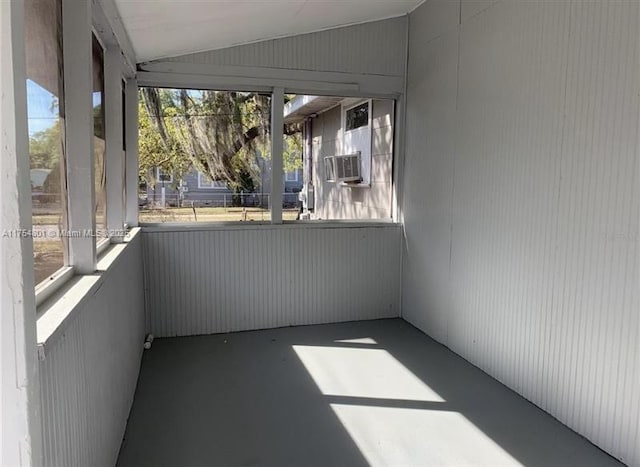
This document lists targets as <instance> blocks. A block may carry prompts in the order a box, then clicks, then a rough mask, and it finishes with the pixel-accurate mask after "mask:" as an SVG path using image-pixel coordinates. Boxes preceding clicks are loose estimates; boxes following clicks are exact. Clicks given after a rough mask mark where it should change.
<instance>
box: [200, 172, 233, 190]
mask: <svg viewBox="0 0 640 467" xmlns="http://www.w3.org/2000/svg"><path fill="white" fill-rule="evenodd" d="M203 177H206V175H205V174H203V173H202V172H200V171H199V170H198V189H199V190H227V189H228V187H227V184H226V183H225V182H222V183H224V186H216V185H215V184H216V183H219V182H220V181H219V180H211V185H210V186H207V185H206V184H204V185H203V183H202V182H203V180H202V179H203Z"/></svg>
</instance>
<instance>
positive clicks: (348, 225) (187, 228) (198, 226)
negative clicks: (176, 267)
mask: <svg viewBox="0 0 640 467" xmlns="http://www.w3.org/2000/svg"><path fill="white" fill-rule="evenodd" d="M400 225H401V224H398V223H396V222H394V221H393V220H391V219H389V220H388V221H384V220H380V219H375V220H371V221H366V220H361V221H346V220H345V221H339V220H335V221H283V223H282V224H271V223H270V222H250V223H248V222H224V223H215V222H202V223H191V224H183V223H175V224H166V223H141V224H140V226H141V227H142V228H143V230H144V231H145V232H194V231H206V230H287V229H358V228H365V227H366V228H374V227H385V228H388V227H400Z"/></svg>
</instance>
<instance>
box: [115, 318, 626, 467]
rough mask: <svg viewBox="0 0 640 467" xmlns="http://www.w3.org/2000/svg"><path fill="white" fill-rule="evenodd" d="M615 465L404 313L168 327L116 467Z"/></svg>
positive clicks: (146, 369)
mask: <svg viewBox="0 0 640 467" xmlns="http://www.w3.org/2000/svg"><path fill="white" fill-rule="evenodd" d="M476 465H484V466H498V465H500V466H502V465H525V466H544V467H552V466H559V467H560V466H562V467H569V466H580V467H587V466H594V467H595V466H598V467H603V466H619V465H621V464H619V463H618V462H616V461H615V460H614V459H613V458H611V457H610V456H608V455H607V454H605V453H604V452H602V451H601V450H599V449H598V448H597V447H595V446H593V445H592V444H590V443H589V442H588V441H586V440H585V439H584V438H582V437H580V436H579V435H577V434H575V433H574V432H572V431H571V430H569V429H568V428H566V427H565V426H563V425H562V424H560V423H559V422H557V421H556V420H554V419H553V418H552V417H550V416H549V415H547V414H546V413H544V412H543V411H541V410H540V409H538V408H537V407H535V406H534V405H532V404H530V403H529V402H527V401H526V400H524V399H523V398H521V397H519V396H518V395H516V394H515V393H514V392H512V391H510V390H509V389H507V388H506V387H505V386H503V385H502V384H500V383H498V382H497V381H495V380H493V379H492V378H490V377H489V376H487V375H486V374H485V373H483V372H482V371H480V370H478V369H477V368H475V367H474V366H472V365H470V364H469V363H467V362H466V361H464V360H463V359H461V358H460V357H458V356H456V355H455V354H453V353H452V352H450V351H448V350H447V349H446V348H444V347H443V346H441V345H439V344H437V343H435V342H434V341H432V340H431V339H430V338H428V337H426V336H425V335H424V334H422V333H421V332H420V331H418V330H416V329H415V328H413V327H412V326H411V325H409V324H407V323H406V322H404V321H402V320H380V321H363V322H353V323H344V324H331V325H322V326H307V327H296V328H283V329H273V330H266V331H254V332H243V333H234V334H224V335H214V336H201V337H187V338H174V339H158V340H156V341H155V342H154V343H153V348H152V349H151V350H148V351H145V354H144V359H143V363H142V370H141V374H140V379H139V381H138V387H137V390H136V396H135V401H134V404H133V408H132V411H131V414H130V417H129V421H128V425H127V430H126V434H125V439H124V441H123V444H122V448H121V451H120V457H119V459H118V466H120V467H127V466H135V467H141V466H154V467H160V466H172V467H173V466H176V467H177V466H181V467H183V466H224V467H235V466H238V467H239V466H272V467H311V466H318V467H342V466H345V467H361V466H362V467H366V466H371V467H378V466H385V467H386V466H403V467H405V466H476Z"/></svg>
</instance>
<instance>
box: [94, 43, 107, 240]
mask: <svg viewBox="0 0 640 467" xmlns="http://www.w3.org/2000/svg"><path fill="white" fill-rule="evenodd" d="M105 149H106V144H105V131H104V53H103V51H102V46H101V45H100V43H99V42H98V40H97V39H96V38H95V36H94V37H93V153H94V164H95V200H96V233H97V237H96V238H97V241H100V240H101V239H102V238H104V237H106V236H107V232H106V228H107V174H106V167H105Z"/></svg>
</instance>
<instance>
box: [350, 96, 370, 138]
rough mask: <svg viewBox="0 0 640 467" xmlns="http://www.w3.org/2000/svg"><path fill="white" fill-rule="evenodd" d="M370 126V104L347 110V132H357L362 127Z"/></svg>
mask: <svg viewBox="0 0 640 467" xmlns="http://www.w3.org/2000/svg"><path fill="white" fill-rule="evenodd" d="M368 124H369V104H368V103H366V102H365V103H364V104H360V105H358V106H356V107H354V108H352V109H349V110H347V113H346V127H345V130H346V131H349V130H355V129H356V128H360V127H361V126H365V125H368Z"/></svg>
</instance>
